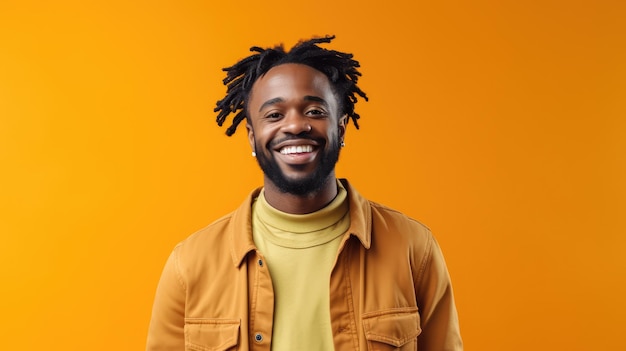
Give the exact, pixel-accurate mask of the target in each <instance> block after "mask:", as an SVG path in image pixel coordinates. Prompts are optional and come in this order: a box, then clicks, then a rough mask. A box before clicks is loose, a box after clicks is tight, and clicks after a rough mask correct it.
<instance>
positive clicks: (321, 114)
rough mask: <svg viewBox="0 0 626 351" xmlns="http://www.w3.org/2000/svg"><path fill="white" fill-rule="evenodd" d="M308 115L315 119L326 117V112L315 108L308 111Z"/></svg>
mask: <svg viewBox="0 0 626 351" xmlns="http://www.w3.org/2000/svg"><path fill="white" fill-rule="evenodd" d="M306 114H307V115H310V116H314V117H324V116H326V111H324V110H322V109H318V108H313V109H310V110H308V111H307V112H306Z"/></svg>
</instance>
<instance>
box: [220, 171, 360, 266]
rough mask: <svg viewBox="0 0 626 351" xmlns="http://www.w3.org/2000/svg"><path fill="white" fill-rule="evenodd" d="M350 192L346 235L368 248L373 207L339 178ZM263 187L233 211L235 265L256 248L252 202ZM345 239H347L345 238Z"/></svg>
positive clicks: (230, 231)
mask: <svg viewBox="0 0 626 351" xmlns="http://www.w3.org/2000/svg"><path fill="white" fill-rule="evenodd" d="M339 181H340V182H341V184H342V185H343V186H344V188H346V190H347V192H348V203H349V205H350V228H349V229H348V232H347V233H346V236H350V235H352V236H356V237H357V238H358V239H359V241H360V242H361V245H363V247H365V248H366V249H369V248H370V245H371V226H372V209H371V207H370V203H369V201H367V199H365V198H364V197H363V196H361V194H359V193H358V192H357V191H356V189H354V188H353V187H352V186H350V183H349V182H348V180H346V179H339ZM260 192H261V188H257V189H254V190H253V191H252V192H251V193H250V195H248V197H247V198H246V200H245V201H244V202H243V203H242V204H241V206H239V208H238V209H237V210H235V212H233V213H232V217H231V221H230V223H229V224H228V229H227V230H228V238H229V240H230V241H231V242H230V248H231V249H230V251H231V256H232V259H233V264H234V265H235V266H237V267H238V266H239V265H241V263H242V262H243V259H244V258H245V257H246V255H247V254H248V252H250V251H254V250H256V245H254V240H253V239H252V202H253V201H254V199H256V197H257V196H259V193H260ZM344 240H345V239H344Z"/></svg>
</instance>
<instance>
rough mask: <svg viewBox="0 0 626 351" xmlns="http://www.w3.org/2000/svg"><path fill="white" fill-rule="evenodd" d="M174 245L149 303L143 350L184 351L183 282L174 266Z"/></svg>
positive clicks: (176, 252) (176, 255) (176, 254)
mask: <svg viewBox="0 0 626 351" xmlns="http://www.w3.org/2000/svg"><path fill="white" fill-rule="evenodd" d="M178 248H179V246H177V247H176V248H175V249H174V251H172V253H171V255H170V257H169V258H168V260H167V262H166V263H165V268H164V269H163V273H162V274H161V279H160V280H159V285H158V287H157V291H156V295H155V298H154V305H153V307H152V318H151V320H150V328H149V330H148V340H147V343H146V350H147V351H160V350H167V351H178V350H180V351H184V349H185V339H184V327H185V289H186V287H185V284H184V281H183V279H182V277H181V275H180V269H179V266H178V251H177V249H178Z"/></svg>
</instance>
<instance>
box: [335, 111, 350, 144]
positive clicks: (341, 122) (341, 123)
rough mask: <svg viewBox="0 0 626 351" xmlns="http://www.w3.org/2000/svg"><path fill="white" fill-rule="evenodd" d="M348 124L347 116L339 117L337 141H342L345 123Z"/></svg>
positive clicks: (344, 133)
mask: <svg viewBox="0 0 626 351" xmlns="http://www.w3.org/2000/svg"><path fill="white" fill-rule="evenodd" d="M347 122H348V115H343V116H341V117H339V124H338V125H337V126H338V127H339V139H340V140H343V138H344V137H345V135H346V123H347Z"/></svg>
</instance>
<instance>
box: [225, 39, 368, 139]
mask: <svg viewBox="0 0 626 351" xmlns="http://www.w3.org/2000/svg"><path fill="white" fill-rule="evenodd" d="M333 39H335V36H334V35H333V36H326V37H324V38H314V39H310V40H307V41H300V42H299V43H298V44H296V45H295V46H294V47H293V48H292V49H291V50H290V51H289V52H285V49H284V48H283V45H282V44H281V45H279V46H276V47H274V48H273V49H271V48H267V49H263V48H260V47H258V46H253V47H251V48H250V51H252V52H256V54H253V55H250V56H248V57H246V58H244V59H242V60H241V61H239V62H237V63H236V64H234V65H233V66H231V67H227V68H224V69H223V71H225V72H227V73H226V78H224V85H226V86H227V90H226V97H224V98H223V99H222V100H219V101H218V102H217V107H215V109H214V112H218V111H219V114H218V115H217V124H218V125H219V126H220V127H221V126H222V124H223V123H224V121H225V120H226V117H228V115H229V114H231V113H234V114H235V117H234V118H233V123H232V124H231V126H230V127H228V129H226V135H228V136H231V135H233V134H234V133H235V131H236V129H237V126H238V125H239V123H241V121H243V120H244V119H245V118H247V115H246V107H247V100H248V96H249V95H250V91H251V90H252V85H253V84H254V82H255V81H256V80H257V79H258V78H259V77H261V76H263V75H264V74H265V73H267V71H269V70H270V69H271V68H272V67H275V66H278V65H281V64H284V63H300V64H305V65H307V66H310V67H312V68H314V69H316V70H318V71H320V72H322V73H324V74H325V75H326V76H327V77H328V80H329V81H330V83H331V86H332V87H333V90H334V93H335V94H336V96H337V98H338V100H339V103H340V108H341V111H342V113H341V115H344V114H345V115H347V116H348V117H349V119H352V121H353V122H354V126H355V127H356V128H357V129H359V124H358V122H357V120H358V119H359V118H360V116H359V114H358V113H356V112H354V104H355V103H356V102H357V95H359V96H361V97H362V98H363V99H365V101H367V100H368V99H367V96H366V95H365V93H364V92H363V91H362V90H361V89H360V88H359V87H358V86H357V85H356V83H357V80H358V79H359V76H360V75H361V73H360V72H359V71H358V70H357V68H358V67H360V66H359V62H358V61H355V60H353V59H352V54H347V53H343V52H339V51H335V50H327V49H323V48H320V47H319V46H317V45H316V44H320V43H330V41H331V40H333ZM349 119H348V121H349Z"/></svg>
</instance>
